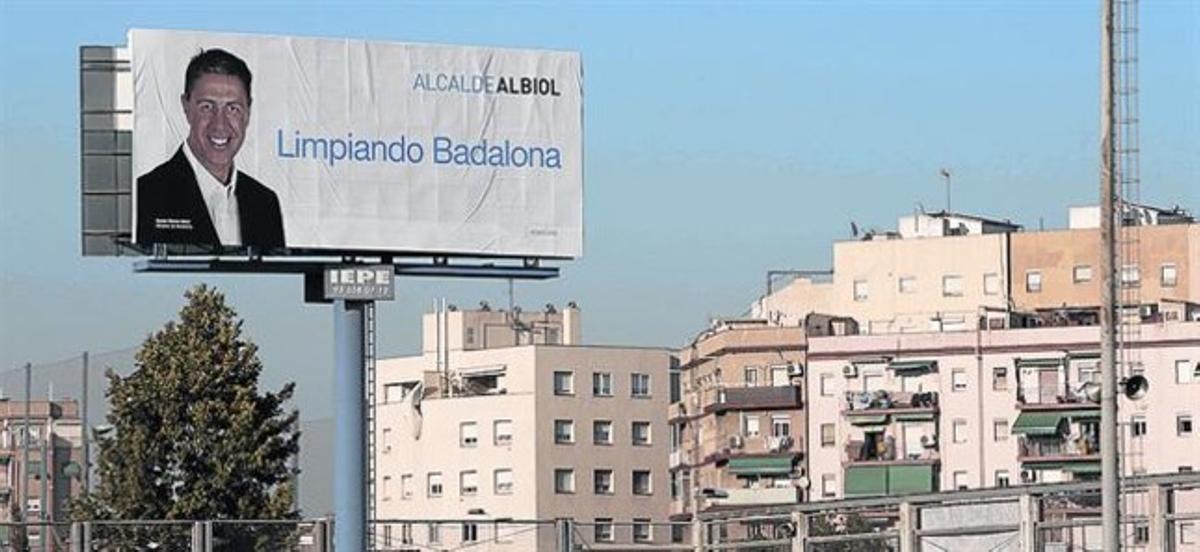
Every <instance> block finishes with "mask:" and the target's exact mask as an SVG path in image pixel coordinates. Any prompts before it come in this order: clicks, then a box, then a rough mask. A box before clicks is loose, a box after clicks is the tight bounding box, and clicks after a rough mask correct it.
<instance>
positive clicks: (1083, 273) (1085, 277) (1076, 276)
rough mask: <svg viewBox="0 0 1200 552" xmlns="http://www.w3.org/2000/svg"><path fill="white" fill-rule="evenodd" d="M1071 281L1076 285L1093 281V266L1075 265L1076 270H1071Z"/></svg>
mask: <svg viewBox="0 0 1200 552" xmlns="http://www.w3.org/2000/svg"><path fill="white" fill-rule="evenodd" d="M1071 280H1072V281H1074V282H1075V283H1076V284H1082V283H1084V282H1090V281H1092V266H1091V265H1075V268H1074V269H1072V270H1071Z"/></svg>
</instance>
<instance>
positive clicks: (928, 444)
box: [921, 435, 938, 448]
mask: <svg viewBox="0 0 1200 552" xmlns="http://www.w3.org/2000/svg"><path fill="white" fill-rule="evenodd" d="M921 446H923V447H925V448H937V446H938V440H937V435H922V436H921Z"/></svg>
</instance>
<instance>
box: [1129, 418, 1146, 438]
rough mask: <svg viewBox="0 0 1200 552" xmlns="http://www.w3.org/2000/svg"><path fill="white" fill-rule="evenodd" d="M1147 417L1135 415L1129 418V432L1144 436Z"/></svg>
mask: <svg viewBox="0 0 1200 552" xmlns="http://www.w3.org/2000/svg"><path fill="white" fill-rule="evenodd" d="M1146 429H1147V426H1146V417H1145V416H1133V417H1131V418H1130V419H1129V434H1130V435H1132V436H1134V437H1144V436H1145V435H1146Z"/></svg>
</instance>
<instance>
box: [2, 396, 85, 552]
mask: <svg viewBox="0 0 1200 552" xmlns="http://www.w3.org/2000/svg"><path fill="white" fill-rule="evenodd" d="M27 408H28V416H29V417H28V430H26V426H27V424H26V414H27V412H26V409H27ZM27 436H28V437H27ZM26 445H28V447H26ZM26 482H27V483H28V487H26ZM26 489H28V492H27V494H26ZM82 490H83V439H82V424H81V423H80V419H79V408H78V405H77V403H76V402H75V401H74V400H62V401H31V402H29V403H28V404H27V403H25V402H24V401H13V400H8V399H0V521H18V520H24V521H42V520H57V521H62V520H65V519H67V502H68V501H69V500H70V499H71V497H73V496H77V495H78V494H79V493H80V492H82ZM19 531H21V529H16V528H14V527H13V526H0V547H5V546H10V545H11V544H12V543H13V542H14V540H18V539H20V538H21V537H24V539H25V541H26V542H27V543H28V544H29V545H30V546H40V543H41V542H42V539H43V535H42V534H41V531H42V530H41V529H40V528H35V527H31V528H28V529H26V530H24V535H18V534H17V532H19ZM46 546H47V549H48V550H54V549H55V548H54V547H55V541H54V539H52V538H48V539H46Z"/></svg>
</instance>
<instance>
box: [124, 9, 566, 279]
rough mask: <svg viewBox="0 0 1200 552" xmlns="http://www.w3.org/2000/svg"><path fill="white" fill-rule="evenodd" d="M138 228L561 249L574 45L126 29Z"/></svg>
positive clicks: (323, 247) (242, 240) (152, 233)
mask: <svg viewBox="0 0 1200 552" xmlns="http://www.w3.org/2000/svg"><path fill="white" fill-rule="evenodd" d="M129 47H130V50H131V56H132V64H131V65H132V71H133V84H134V104H133V148H132V151H133V154H132V155H133V174H134V175H135V178H136V182H135V185H134V191H133V209H134V212H135V214H136V215H135V216H134V227H133V234H134V241H135V242H136V243H137V244H139V245H141V246H150V245H153V244H187V245H193V246H201V249H204V248H207V250H209V251H218V250H222V249H226V250H227V249H229V248H234V249H237V248H244V247H253V248H256V250H259V251H265V252H279V253H282V252H285V251H291V252H296V251H363V252H371V251H375V252H387V253H433V254H462V255H485V256H492V255H496V256H533V257H555V258H572V257H578V256H580V255H581V253H582V245H583V207H582V198H583V139H582V125H583V103H582V101H583V91H582V85H583V80H582V78H583V77H582V69H581V66H580V59H579V54H578V53H575V52H560V51H543V50H510V49H498V48H479V47H463V46H447V45H428V44H405V43H392V42H371V41H362V40H347V39H322V38H295V37H275V36H257V35H236V34H214V33H204V32H181V31H162V30H132V31H130V33H129Z"/></svg>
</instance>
